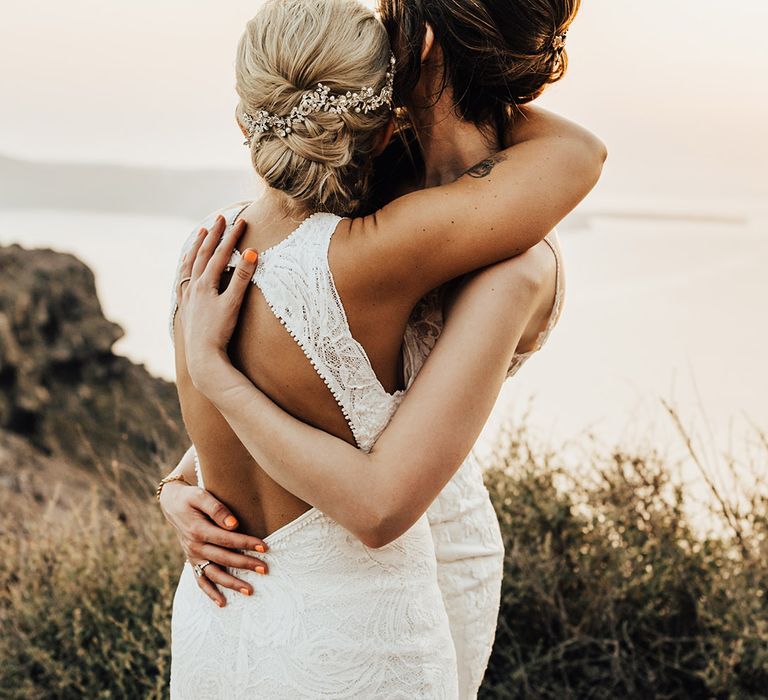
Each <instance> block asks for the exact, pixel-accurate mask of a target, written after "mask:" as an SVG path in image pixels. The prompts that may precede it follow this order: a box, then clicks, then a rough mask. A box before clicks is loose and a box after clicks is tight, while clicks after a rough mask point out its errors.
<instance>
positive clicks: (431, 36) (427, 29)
mask: <svg viewBox="0 0 768 700" xmlns="http://www.w3.org/2000/svg"><path fill="white" fill-rule="evenodd" d="M434 45H435V32H434V30H433V29H432V25H431V24H430V23H429V22H426V23H425V24H424V41H423V42H422V44H421V62H422V63H426V62H427V59H428V58H429V54H431V53H432V47H433V46H434Z"/></svg>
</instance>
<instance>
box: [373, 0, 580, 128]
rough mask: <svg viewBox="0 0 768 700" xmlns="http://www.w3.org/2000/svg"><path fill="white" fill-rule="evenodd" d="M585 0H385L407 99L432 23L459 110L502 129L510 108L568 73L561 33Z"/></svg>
mask: <svg viewBox="0 0 768 700" xmlns="http://www.w3.org/2000/svg"><path fill="white" fill-rule="evenodd" d="M579 2H580V0H381V1H380V12H381V17H382V20H383V22H384V26H385V27H386V28H387V32H388V33H389V37H390V41H391V43H392V47H393V50H394V52H395V55H396V57H397V59H398V62H397V74H396V78H395V94H396V96H397V97H398V100H399V101H400V103H401V104H402V105H404V106H407V102H408V96H409V95H410V94H411V93H412V91H413V89H414V87H415V86H416V84H417V83H418V80H419V77H420V75H421V56H420V55H421V46H422V43H423V41H424V34H425V25H426V23H429V24H430V25H431V27H432V29H433V31H434V33H435V40H436V41H437V42H438V43H439V44H440V47H441V48H442V51H443V54H444V57H445V65H444V84H443V89H445V88H446V87H450V88H451V91H452V92H453V95H454V99H455V101H456V108H457V111H458V114H459V116H461V117H462V118H464V119H466V120H468V121H471V122H474V123H475V124H477V125H478V126H479V127H481V128H483V127H489V126H491V127H493V128H496V129H498V130H501V129H502V128H503V127H504V125H505V124H506V123H507V121H508V119H509V116H510V108H511V107H514V106H515V105H521V104H525V103H527V102H530V101H531V100H534V99H535V98H537V97H538V96H539V95H540V94H541V93H542V92H543V91H544V89H545V88H546V86H547V85H549V84H550V83H554V82H556V81H558V80H560V78H562V77H563V75H564V74H565V71H566V68H567V66H568V56H567V54H566V52H565V48H564V46H562V42H561V41H560V38H561V37H562V35H563V34H565V32H566V31H567V30H568V27H569V26H570V24H571V22H572V21H573V18H574V17H575V15H576V13H577V11H578V9H579Z"/></svg>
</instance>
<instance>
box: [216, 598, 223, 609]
mask: <svg viewBox="0 0 768 700" xmlns="http://www.w3.org/2000/svg"><path fill="white" fill-rule="evenodd" d="M216 605H218V606H219V607H220V608H223V607H224V603H223V602H222V601H220V600H217V601H216Z"/></svg>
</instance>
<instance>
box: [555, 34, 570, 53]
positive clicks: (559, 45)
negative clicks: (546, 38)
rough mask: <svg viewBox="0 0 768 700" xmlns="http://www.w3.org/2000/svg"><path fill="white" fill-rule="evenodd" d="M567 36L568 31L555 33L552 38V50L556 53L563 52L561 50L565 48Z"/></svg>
mask: <svg viewBox="0 0 768 700" xmlns="http://www.w3.org/2000/svg"><path fill="white" fill-rule="evenodd" d="M567 36H568V32H563V33H562V34H556V35H555V37H554V39H552V50H553V51H554V52H555V53H556V54H561V53H563V50H564V49H565V39H566V37H567Z"/></svg>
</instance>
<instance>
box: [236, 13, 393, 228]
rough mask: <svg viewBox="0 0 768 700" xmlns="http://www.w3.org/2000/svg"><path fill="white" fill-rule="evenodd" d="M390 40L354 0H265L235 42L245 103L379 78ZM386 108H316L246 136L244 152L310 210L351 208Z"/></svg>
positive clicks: (284, 103)
mask: <svg viewBox="0 0 768 700" xmlns="http://www.w3.org/2000/svg"><path fill="white" fill-rule="evenodd" d="M389 60H390V48H389V41H388V38H387V33H386V31H385V29H384V27H383V25H382V24H381V22H379V20H378V19H376V17H375V16H374V14H373V13H372V12H371V11H370V10H368V9H367V8H365V7H364V6H363V5H361V4H359V3H358V2H356V0H267V2H266V3H265V4H264V6H263V7H262V8H261V10H260V11H259V13H258V14H257V15H256V16H255V17H254V18H253V19H252V20H251V21H250V22H248V25H247V26H246V29H245V32H244V33H243V36H242V38H241V39H240V44H239V46H238V50H237V93H238V95H239V96H240V102H239V104H238V108H237V114H238V120H239V121H240V124H241V125H243V123H244V122H243V119H242V116H241V115H242V113H243V112H246V113H247V114H249V115H255V114H256V113H257V112H258V111H259V110H266V111H268V112H270V113H272V114H277V115H280V116H287V115H289V114H290V112H291V110H292V109H293V108H294V107H296V106H297V105H298V104H299V102H300V100H301V98H302V96H303V95H304V93H305V92H306V91H309V90H314V89H315V88H316V87H317V84H318V83H322V84H323V85H327V86H328V87H329V88H330V89H331V91H332V93H333V94H338V93H342V94H344V93H346V92H347V91H353V92H354V91H357V90H359V89H360V88H361V87H366V88H367V87H372V88H373V89H374V91H375V92H376V93H378V92H379V91H380V90H381V89H382V87H383V86H384V85H385V82H386V74H387V71H388V70H389ZM390 118H391V113H390V110H389V109H388V108H387V107H386V106H382V107H379V108H378V109H376V110H373V111H371V112H369V113H368V114H365V113H363V112H360V113H356V112H355V111H354V110H351V111H350V112H348V113H342V114H334V113H331V112H314V113H312V114H310V115H308V116H307V117H306V119H305V121H303V122H301V123H296V124H294V126H293V128H292V130H291V131H290V133H286V134H285V136H281V135H279V134H277V133H275V132H274V131H272V130H270V131H267V132H265V133H256V134H254V135H253V137H252V138H251V145H250V148H251V160H252V162H253V167H254V168H255V169H256V172H257V173H258V174H259V175H260V176H261V177H262V178H264V180H265V181H266V182H267V184H268V185H269V186H270V187H273V188H275V189H277V190H280V191H281V192H284V193H285V194H286V195H288V197H290V198H291V200H293V202H294V203H295V204H296V205H299V206H301V207H305V208H307V209H309V210H310V211H313V212H315V211H327V212H332V213H336V214H344V213H350V212H353V211H354V210H355V209H356V208H357V207H358V206H359V205H360V202H361V200H362V198H363V196H364V195H365V193H366V192H367V191H368V185H369V178H370V174H371V165H372V156H373V155H374V152H375V150H376V147H377V145H379V143H380V138H381V134H382V131H383V129H384V127H385V126H386V125H387V123H388V121H389V120H390Z"/></svg>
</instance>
